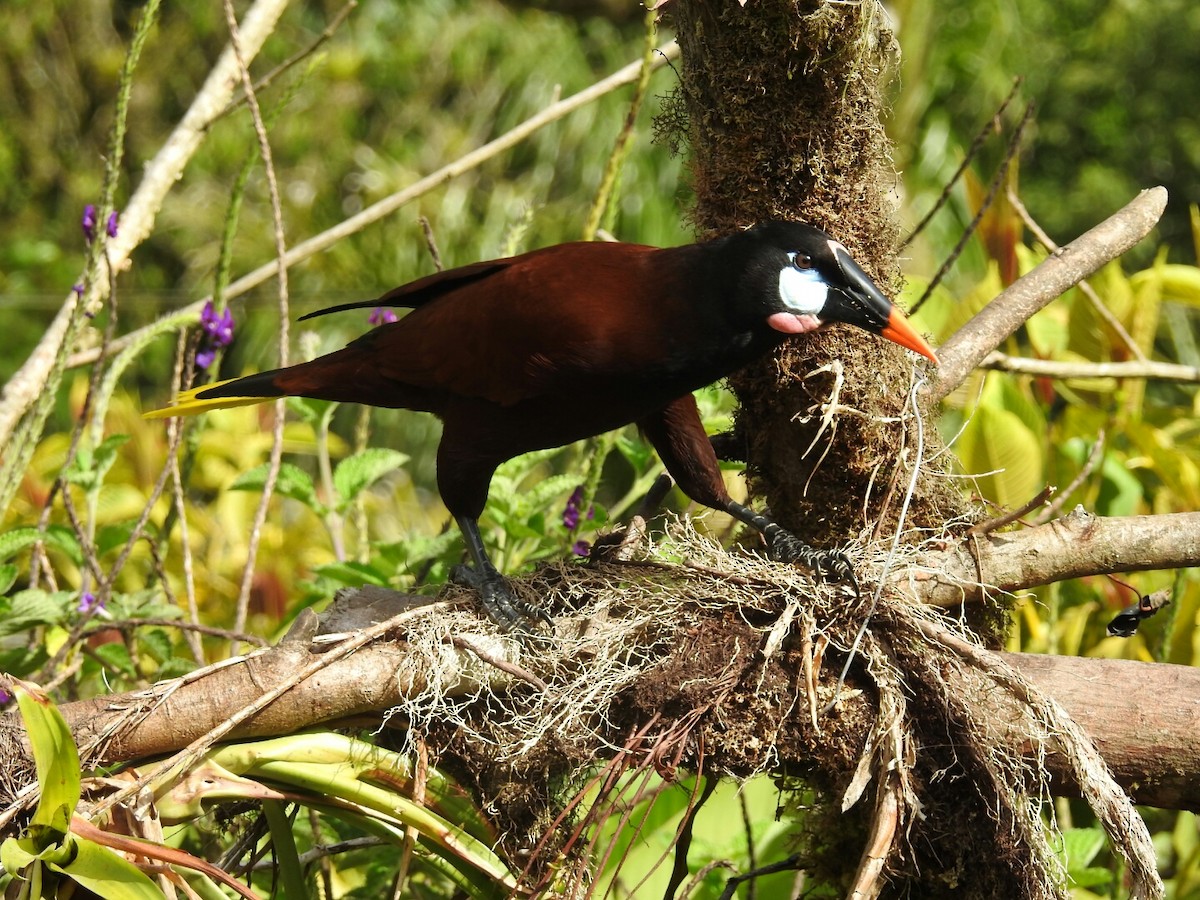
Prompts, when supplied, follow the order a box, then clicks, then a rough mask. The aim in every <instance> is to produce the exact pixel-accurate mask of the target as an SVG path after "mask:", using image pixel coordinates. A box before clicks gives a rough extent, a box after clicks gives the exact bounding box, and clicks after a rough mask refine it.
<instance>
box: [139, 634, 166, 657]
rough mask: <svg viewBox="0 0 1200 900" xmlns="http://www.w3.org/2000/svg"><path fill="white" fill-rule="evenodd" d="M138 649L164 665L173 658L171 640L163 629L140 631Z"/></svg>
mask: <svg viewBox="0 0 1200 900" xmlns="http://www.w3.org/2000/svg"><path fill="white" fill-rule="evenodd" d="M138 647H139V649H140V650H142V651H143V652H145V653H148V654H150V656H151V657H153V659H154V661H155V662H156V663H159V664H162V663H164V662H166V661H167V660H168V659H170V658H171V638H170V636H169V635H168V634H167V632H166V631H165V630H164V629H162V628H141V629H138Z"/></svg>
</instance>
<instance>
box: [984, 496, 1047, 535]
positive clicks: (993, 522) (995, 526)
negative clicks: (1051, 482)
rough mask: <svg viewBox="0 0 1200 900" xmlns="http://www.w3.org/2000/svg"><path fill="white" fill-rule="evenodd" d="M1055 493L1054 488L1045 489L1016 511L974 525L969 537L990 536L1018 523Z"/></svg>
mask: <svg viewBox="0 0 1200 900" xmlns="http://www.w3.org/2000/svg"><path fill="white" fill-rule="evenodd" d="M1053 493H1054V488H1052V487H1049V486H1047V487H1044V488H1042V489H1041V490H1040V491H1038V493H1037V496H1036V497H1034V498H1033V499H1031V500H1029V501H1028V502H1026V503H1023V504H1021V505H1020V506H1019V507H1017V508H1016V509H1014V510H1011V511H1010V512H1006V513H1004V515H1002V516H996V518H994V519H988V520H987V521H986V522H979V523H977V524H975V525H972V526H971V527H970V528H969V529H968V530H967V534H969V535H977V534H990V533H991V532H993V531H998V530H999V529H1001V528H1003V527H1005V526H1006V525H1011V524H1012V523H1013V522H1015V521H1017V520H1018V519H1020V518H1021V517H1022V516H1026V515H1028V514H1029V513H1031V512H1033V511H1034V510H1035V509H1037V508H1038V507H1039V506H1041V505H1042V504H1043V503H1045V502H1046V501H1047V500H1049V499H1050V495H1051V494H1053Z"/></svg>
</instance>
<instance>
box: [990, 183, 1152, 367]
mask: <svg viewBox="0 0 1200 900" xmlns="http://www.w3.org/2000/svg"><path fill="white" fill-rule="evenodd" d="M1006 193H1007V195H1008V202H1009V204H1010V205H1011V206H1012V208H1013V209H1014V210H1015V211H1016V213H1017V215H1018V216H1020V217H1021V221H1022V222H1024V223H1025V227H1026V228H1028V229H1029V230H1030V231H1032V232H1033V235H1034V237H1036V238H1037V239H1038V241H1040V242H1041V244H1042V246H1043V247H1045V248H1046V249H1047V250H1049V251H1050V252H1051V253H1058V252H1059V251H1060V250H1061V249H1062V248H1061V247H1059V246H1058V244H1056V243H1054V241H1053V239H1052V238H1051V237H1050V235H1048V234H1046V232H1045V231H1044V230H1043V229H1042V226H1041V225H1039V224H1038V222H1037V220H1036V219H1035V218H1034V217H1033V216H1032V215H1030V213H1029V210H1028V209H1026V208H1025V204H1024V203H1023V202H1021V198H1020V197H1019V196H1018V195H1017V192H1016V191H1014V190H1013V189H1012V185H1009V186H1008V189H1007V191H1006ZM1079 291H1080V293H1082V294H1083V296H1085V297H1087V299H1088V301H1089V302H1090V303H1091V304H1092V308H1093V309H1094V310H1096V314H1097V315H1098V316H1100V318H1102V319H1103V320H1104V322H1105V324H1106V325H1108V327H1109V328H1111V329H1112V330H1113V333H1114V334H1116V335H1117V337H1119V338H1120V339H1121V342H1122V343H1123V344H1124V345H1125V346H1126V348H1128V350H1129V352H1130V353H1132V354H1133V357H1134V359H1140V360H1143V361H1144V360H1145V359H1146V354H1145V353H1143V352H1142V348H1141V347H1139V346H1138V343H1137V341H1135V340H1134V339H1133V336H1132V335H1131V334H1130V333H1129V332H1128V331H1126V330H1125V326H1124V325H1122V324H1121V320H1120V319H1118V318H1117V317H1116V316H1115V315H1113V311H1112V310H1111V309H1109V308H1108V307H1107V306H1106V305H1105V304H1104V301H1103V300H1101V299H1100V295H1099V294H1097V293H1096V290H1095V288H1093V287H1092V286H1091V285H1090V284H1088V282H1087V279H1086V278H1085V279H1084V280H1083V281H1081V282H1079Z"/></svg>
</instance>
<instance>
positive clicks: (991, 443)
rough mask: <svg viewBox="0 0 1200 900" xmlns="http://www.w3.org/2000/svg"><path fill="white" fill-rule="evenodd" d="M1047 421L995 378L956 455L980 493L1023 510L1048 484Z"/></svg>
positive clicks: (973, 416)
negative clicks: (1021, 507)
mask: <svg viewBox="0 0 1200 900" xmlns="http://www.w3.org/2000/svg"><path fill="white" fill-rule="evenodd" d="M1045 428H1046V425H1045V420H1044V419H1043V418H1042V417H1041V416H1040V414H1039V412H1038V410H1037V408H1036V407H1035V406H1034V405H1033V404H1032V403H1030V402H1029V401H1028V400H1026V399H1025V398H1024V397H1023V396H1021V395H1020V394H1019V393H1018V392H1017V391H1016V390H1015V389H1013V388H1010V387H1009V386H1007V385H1006V384H1005V383H1004V381H1003V380H1002V379H998V378H996V377H995V376H994V375H989V376H988V379H987V382H986V386H985V388H984V392H983V396H982V397H981V398H980V403H979V407H978V409H976V410H975V412H974V414H973V415H972V417H971V421H970V422H969V423H968V425H967V426H966V428H965V429H963V433H962V436H961V437H960V439H959V441H958V443H957V444H955V446H954V451H955V453H956V454H958V458H959V460H960V461H961V462H962V465H963V468H964V469H965V470H966V471H967V473H968V474H972V475H978V476H979V478H978V483H979V487H980V490H981V491H983V493H984V494H985V495H986V496H987V497H988V498H989V499H991V500H994V501H995V502H996V503H999V504H1001V505H1003V506H1007V507H1010V508H1011V507H1016V506H1020V505H1021V504H1022V503H1025V502H1026V501H1028V500H1029V499H1030V498H1032V497H1033V496H1035V495H1036V494H1037V492H1038V491H1040V490H1041V489H1042V487H1043V486H1044V484H1045V474H1044V459H1043V455H1044V451H1043V446H1042V438H1041V436H1040V435H1043V434H1044V433H1045Z"/></svg>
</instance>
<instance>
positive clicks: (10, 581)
mask: <svg viewBox="0 0 1200 900" xmlns="http://www.w3.org/2000/svg"><path fill="white" fill-rule="evenodd" d="M18 574H20V569H18V568H17V567H16V566H14V565H13V564H12V563H0V594H7V593H8V591H9V588H11V587H12V586H13V585H14V584H16V583H17V575H18Z"/></svg>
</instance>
